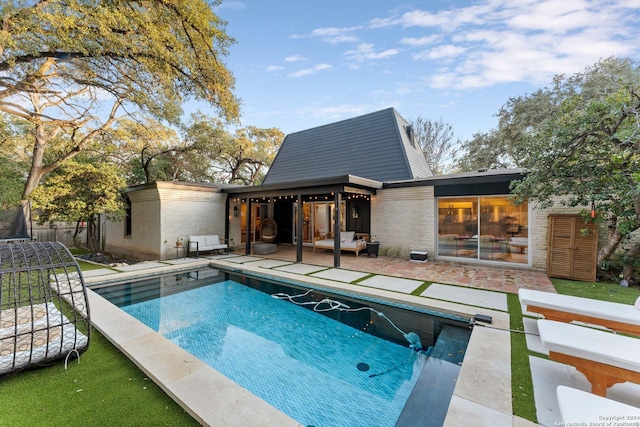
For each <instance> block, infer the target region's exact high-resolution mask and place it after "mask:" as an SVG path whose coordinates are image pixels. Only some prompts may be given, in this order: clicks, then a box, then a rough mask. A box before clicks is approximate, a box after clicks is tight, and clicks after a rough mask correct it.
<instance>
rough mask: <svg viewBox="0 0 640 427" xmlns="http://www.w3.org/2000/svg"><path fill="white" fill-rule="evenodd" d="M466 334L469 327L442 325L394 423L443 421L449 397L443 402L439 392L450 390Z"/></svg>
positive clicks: (411, 425)
mask: <svg viewBox="0 0 640 427" xmlns="http://www.w3.org/2000/svg"><path fill="white" fill-rule="evenodd" d="M470 336H471V330H470V329H464V328H458V327H454V326H448V325H446V326H443V328H442V331H441V332H440V335H439V336H438V339H437V340H436V343H435V345H434V346H433V350H432V351H431V356H429V359H428V360H427V361H426V363H425V364H424V367H423V368H422V371H421V372H420V377H419V378H418V381H417V382H416V384H415V386H414V387H413V391H412V392H411V395H409V398H408V399H407V403H406V404H405V405H404V408H403V409H402V412H401V413H400V416H399V417H398V421H396V427H415V426H421V427H422V426H424V427H430V426H433V427H439V426H442V425H443V423H444V419H445V417H446V416H447V410H448V408H449V401H447V403H446V405H443V404H442V396H451V395H452V394H453V389H454V388H455V386H456V381H457V379H458V374H459V373H460V368H461V364H462V360H463V359H464V354H465V352H466V350H467V344H468V343H469V337H470Z"/></svg>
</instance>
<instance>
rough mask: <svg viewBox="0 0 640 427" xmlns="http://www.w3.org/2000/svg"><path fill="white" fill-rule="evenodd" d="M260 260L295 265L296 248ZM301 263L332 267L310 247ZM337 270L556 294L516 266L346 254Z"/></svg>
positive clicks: (535, 274) (326, 255) (327, 255)
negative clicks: (420, 260) (266, 259)
mask: <svg viewBox="0 0 640 427" xmlns="http://www.w3.org/2000/svg"><path fill="white" fill-rule="evenodd" d="M260 257H264V258H271V259H276V260H283V261H289V262H295V259H296V248H295V247H294V246H284V245H278V251H277V252H276V253H273V254H269V255H260ZM302 262H303V263H304V264H313V265H320V266H323V267H333V253H332V252H330V251H318V252H316V253H314V252H313V249H312V248H304V250H303V253H302ZM340 268H343V269H346V270H353V271H364V272H369V273H373V274H384V275H388V276H397V277H404V278H407V279H416V280H421V281H429V282H437V283H446V284H450V285H458V286H466V287H470V288H478V289H487V290H492V291H500V292H509V293H517V292H518V289H520V288H526V289H537V290H540V291H547V292H555V288H554V287H553V285H552V284H551V281H550V280H549V278H548V277H547V275H546V274H545V273H544V272H540V271H532V270H528V269H521V268H517V267H514V268H510V267H493V266H491V267H489V266H477V265H473V264H459V263H452V262H443V261H435V262H433V261H428V262H426V263H424V264H423V263H418V262H411V261H409V260H407V259H401V258H389V257H384V256H381V257H378V258H375V257H373V258H368V257H367V255H366V254H360V256H358V257H356V256H355V254H353V253H350V252H345V253H343V254H342V257H341V258H340Z"/></svg>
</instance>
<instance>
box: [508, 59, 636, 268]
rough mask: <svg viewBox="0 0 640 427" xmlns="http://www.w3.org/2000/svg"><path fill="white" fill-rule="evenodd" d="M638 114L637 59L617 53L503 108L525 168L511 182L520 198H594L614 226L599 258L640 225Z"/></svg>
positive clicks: (581, 203) (579, 203)
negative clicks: (524, 170) (522, 172)
mask: <svg viewBox="0 0 640 427" xmlns="http://www.w3.org/2000/svg"><path fill="white" fill-rule="evenodd" d="M639 117H640V66H639V65H638V64H637V63H635V62H632V61H631V60H628V59H616V58H610V59H606V60H602V61H600V62H598V63H597V64H595V65H594V66H593V67H591V68H587V69H586V70H585V71H584V72H582V73H577V74H575V75H573V76H569V77H566V76H562V75H561V76H556V77H555V79H554V81H553V85H552V87H550V88H545V89H540V90H538V91H537V92H535V93H533V94H531V95H528V96H522V97H517V98H512V99H510V100H509V102H508V103H507V104H506V105H505V106H504V107H503V108H502V110H501V111H500V134H501V135H503V136H504V135H507V136H508V138H509V139H510V140H511V141H512V145H513V150H512V153H513V157H514V158H515V159H517V162H518V165H519V166H521V167H523V168H525V169H526V171H527V175H526V177H525V178H524V179H523V180H521V181H519V182H515V183H514V184H513V185H512V193H513V194H514V196H515V199H516V200H517V201H524V200H529V201H530V202H531V203H534V205H535V206H537V207H541V208H545V207H550V206H552V205H554V204H560V205H564V206H570V207H588V206H590V205H591V202H595V204H596V210H597V213H598V220H601V221H606V223H607V229H608V231H609V240H608V242H607V244H606V245H605V246H604V247H603V248H601V250H600V252H599V253H598V262H603V261H604V260H606V259H608V258H609V257H610V256H611V254H612V253H613V251H614V250H615V249H616V248H617V247H618V245H619V244H620V242H621V241H622V240H623V238H625V237H626V236H628V235H629V234H630V233H631V232H633V231H634V230H637V229H638V228H640V180H639V179H638V178H639V176H638V171H639V170H640V121H639ZM639 250H640V247H638V248H635V249H634V248H631V249H630V251H632V252H631V253H636V252H637V251H639ZM630 274H631V271H630V270H629V271H625V275H627V276H629V275H630Z"/></svg>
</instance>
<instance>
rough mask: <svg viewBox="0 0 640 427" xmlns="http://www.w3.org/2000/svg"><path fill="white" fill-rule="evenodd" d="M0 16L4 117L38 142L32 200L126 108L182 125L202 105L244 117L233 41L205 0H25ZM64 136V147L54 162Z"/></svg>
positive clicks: (0, 8) (30, 180) (7, 5)
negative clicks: (226, 59)
mask: <svg viewBox="0 0 640 427" xmlns="http://www.w3.org/2000/svg"><path fill="white" fill-rule="evenodd" d="M217 4H219V1H213V2H212V3H211V5H212V6H215V5H217ZM0 19H1V20H2V31H0V111H2V112H5V113H7V114H9V115H12V116H16V117H20V118H22V119H24V120H26V121H28V122H29V123H30V124H31V128H30V132H31V136H32V138H33V143H32V147H33V148H32V157H31V167H30V170H29V174H28V176H27V180H26V184H25V187H24V191H23V194H22V198H23V199H26V198H27V197H28V196H29V194H31V192H32V191H33V190H34V189H35V188H36V186H37V185H38V183H39V182H40V181H41V180H42V179H43V178H44V177H45V176H46V175H47V174H49V173H51V172H52V171H53V170H55V169H56V168H57V167H59V166H60V165H61V164H63V162H65V161H68V160H70V159H72V158H73V157H75V156H76V155H77V154H78V153H80V152H81V151H83V150H84V149H86V147H87V145H89V144H90V143H91V141H92V140H94V139H95V138H96V137H97V136H99V135H101V134H102V133H103V132H104V131H105V130H106V129H108V128H109V127H110V126H112V125H113V123H114V122H115V120H116V118H117V117H118V115H119V114H121V113H122V112H123V111H125V112H126V111H128V110H132V109H133V110H138V109H139V110H142V111H144V112H148V113H150V114H152V115H154V116H156V117H158V118H161V119H165V120H168V121H169V122H171V123H177V122H178V120H179V117H180V114H181V105H182V103H183V101H184V100H185V99H189V98H194V99H200V100H206V101H208V102H209V103H210V104H211V105H213V106H214V107H215V108H216V110H217V111H218V113H219V114H220V115H221V116H222V117H223V118H225V119H227V120H234V119H236V118H237V116H238V108H239V107H238V100H237V99H236V98H235V96H234V95H233V94H232V89H233V85H234V79H233V76H232V75H231V73H230V72H229V71H228V70H227V68H226V67H225V65H224V64H223V62H222V61H221V57H222V56H223V55H226V54H227V48H228V46H229V45H230V44H231V43H232V42H233V40H232V39H231V38H229V37H228V36H227V35H226V33H225V32H224V26H225V25H226V23H225V22H223V21H221V20H220V19H219V18H218V17H217V16H216V15H215V14H214V13H213V12H212V9H211V6H210V5H209V4H208V3H207V2H206V1H204V0H191V1H182V0H147V1H123V0H115V1H109V2H85V1H80V0H68V1H60V0H52V1H44V2H32V1H27V0H16V1H11V2H4V3H2V5H0ZM60 135H64V136H65V137H66V138H68V140H67V142H66V144H65V150H62V151H59V152H57V153H56V155H55V156H53V155H50V156H48V158H47V160H46V161H45V152H46V151H47V148H48V146H49V143H50V142H51V141H52V140H54V139H55V138H56V137H58V136H60Z"/></svg>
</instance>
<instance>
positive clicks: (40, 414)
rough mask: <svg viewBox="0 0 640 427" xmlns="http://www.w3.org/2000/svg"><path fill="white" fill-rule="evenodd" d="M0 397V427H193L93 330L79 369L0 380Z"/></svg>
mask: <svg viewBox="0 0 640 427" xmlns="http://www.w3.org/2000/svg"><path fill="white" fill-rule="evenodd" d="M0 391H1V396H2V397H1V398H0V426H63V425H69V426H71V425H81V426H87V425H94V426H107V425H118V426H163V425H166V426H190V425H193V426H197V425H199V424H198V423H197V422H196V421H195V420H194V419H193V418H192V417H191V416H190V415H189V414H188V413H186V412H185V411H184V410H183V409H182V408H181V407H180V406H178V404H177V403H175V402H174V401H173V400H172V399H171V398H170V397H169V396H168V395H166V394H165V393H164V391H162V389H160V388H159V387H158V386H157V385H156V384H155V383H154V382H153V381H151V380H150V379H149V378H147V377H146V376H145V375H144V373H143V372H142V371H140V370H139V369H138V368H137V367H136V366H135V365H134V364H133V363H132V362H131V361H130V360H129V359H128V358H126V357H125V356H124V355H123V354H122V353H120V351H119V350H117V349H116V348H115V347H114V346H113V345H111V343H110V342H109V341H108V340H106V339H105V338H104V337H103V336H102V335H100V333H98V331H96V330H93V331H92V335H91V344H90V346H89V349H88V350H87V351H86V352H85V353H84V354H82V355H81V356H80V363H79V364H78V361H77V360H74V361H69V364H68V369H67V370H65V368H64V360H63V361H61V362H60V363H56V364H55V365H52V366H48V367H45V368H41V369H35V370H29V371H22V372H18V373H17V374H14V375H11V376H8V377H1V378H0Z"/></svg>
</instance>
